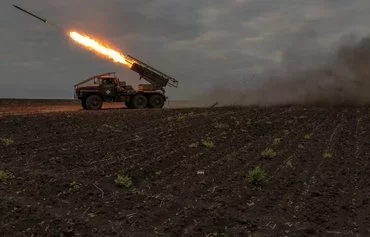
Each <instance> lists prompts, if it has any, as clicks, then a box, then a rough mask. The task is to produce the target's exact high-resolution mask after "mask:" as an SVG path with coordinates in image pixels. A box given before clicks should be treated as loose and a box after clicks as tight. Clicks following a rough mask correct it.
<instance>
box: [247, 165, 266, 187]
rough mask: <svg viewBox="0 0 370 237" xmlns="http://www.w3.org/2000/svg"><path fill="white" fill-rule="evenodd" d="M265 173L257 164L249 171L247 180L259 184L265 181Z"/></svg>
mask: <svg viewBox="0 0 370 237" xmlns="http://www.w3.org/2000/svg"><path fill="white" fill-rule="evenodd" d="M265 179H266V174H265V172H264V171H263V170H262V169H261V167H259V166H257V167H255V168H254V169H253V170H250V171H249V180H250V182H251V183H252V184H253V185H255V186H261V185H263V183H264V182H265Z"/></svg>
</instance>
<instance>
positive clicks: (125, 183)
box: [115, 175, 132, 188]
mask: <svg viewBox="0 0 370 237" xmlns="http://www.w3.org/2000/svg"><path fill="white" fill-rule="evenodd" d="M115 183H116V184H117V185H118V186H121V187H126V188H129V187H131V186H132V181H131V179H130V178H129V177H128V176H126V175H125V176H124V175H117V178H116V180H115Z"/></svg>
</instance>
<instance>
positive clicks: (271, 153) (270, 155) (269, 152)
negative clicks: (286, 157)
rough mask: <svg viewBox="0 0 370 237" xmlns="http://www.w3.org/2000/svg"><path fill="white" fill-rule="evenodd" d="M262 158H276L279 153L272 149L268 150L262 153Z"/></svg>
mask: <svg viewBox="0 0 370 237" xmlns="http://www.w3.org/2000/svg"><path fill="white" fill-rule="evenodd" d="M261 156H262V157H264V158H270V159H271V158H274V157H275V156H277V153H276V152H275V151H274V150H273V149H271V148H266V149H265V150H264V151H263V152H262V153H261Z"/></svg>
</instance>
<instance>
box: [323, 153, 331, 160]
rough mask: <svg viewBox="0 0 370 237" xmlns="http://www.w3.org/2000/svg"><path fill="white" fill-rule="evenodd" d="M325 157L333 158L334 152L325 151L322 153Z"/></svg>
mask: <svg viewBox="0 0 370 237" xmlns="http://www.w3.org/2000/svg"><path fill="white" fill-rule="evenodd" d="M322 157H323V158H325V159H329V158H332V157H333V154H332V153H330V152H324V154H323V155H322Z"/></svg>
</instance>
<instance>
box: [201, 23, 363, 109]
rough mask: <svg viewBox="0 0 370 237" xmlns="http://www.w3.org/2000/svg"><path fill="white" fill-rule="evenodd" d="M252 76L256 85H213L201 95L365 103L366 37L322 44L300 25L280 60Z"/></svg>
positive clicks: (239, 101)
mask: <svg viewBox="0 0 370 237" xmlns="http://www.w3.org/2000/svg"><path fill="white" fill-rule="evenodd" d="M254 81H255V82H258V83H259V84H258V85H257V86H256V83H253V86H248V84H246V85H234V86H232V87H229V88H227V87H226V86H225V85H222V86H219V87H218V88H217V87H216V88H214V89H213V90H212V91H211V92H210V93H209V94H208V95H207V100H216V101H219V102H220V103H222V104H224V105H225V104H228V105H230V104H233V105H262V106H270V105H296V104H300V105H312V104H314V105H316V104H319V105H342V104H347V105H348V104H350V105H359V104H367V103H369V102H370V36H369V37H365V38H361V39H357V38H356V37H355V36H353V35H347V36H343V37H341V39H340V40H339V41H338V42H337V43H336V44H335V45H333V47H332V48H325V47H323V46H321V45H320V44H319V41H318V36H317V34H316V32H315V31H314V30H312V29H303V30H301V31H300V32H298V33H297V35H296V37H295V38H294V40H293V42H292V43H291V44H290V46H289V47H288V48H287V49H286V50H285V51H284V52H283V54H282V59H281V61H280V63H279V64H278V65H277V66H275V67H274V68H270V69H268V70H267V69H266V71H265V72H263V73H261V74H259V75H257V76H256V78H255V79H254ZM235 88H239V89H238V90H236V89H235Z"/></svg>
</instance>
